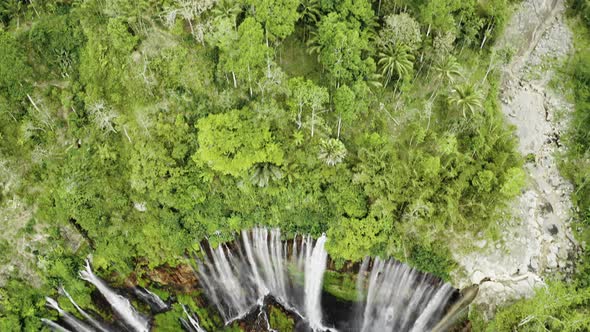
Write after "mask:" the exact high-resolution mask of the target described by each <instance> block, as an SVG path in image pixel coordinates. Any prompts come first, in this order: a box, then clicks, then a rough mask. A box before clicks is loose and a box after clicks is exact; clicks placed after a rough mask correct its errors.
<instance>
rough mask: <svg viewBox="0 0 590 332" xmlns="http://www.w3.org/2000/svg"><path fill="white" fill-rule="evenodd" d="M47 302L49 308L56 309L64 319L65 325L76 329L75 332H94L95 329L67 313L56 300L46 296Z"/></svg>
mask: <svg viewBox="0 0 590 332" xmlns="http://www.w3.org/2000/svg"><path fill="white" fill-rule="evenodd" d="M45 301H47V306H48V307H50V308H52V309H55V310H56V311H57V312H58V313H59V315H60V316H61V317H62V318H63V320H64V321H65V323H66V324H68V326H69V327H71V328H72V329H74V331H76V332H94V329H92V328H90V327H89V326H88V325H86V324H85V323H84V322H82V321H80V320H79V319H78V318H76V317H75V316H74V315H72V314H70V313H68V312H67V311H64V310H63V309H62V308H61V307H60V306H59V304H58V303H57V301H56V300H54V299H52V298H50V297H48V296H46V297H45Z"/></svg>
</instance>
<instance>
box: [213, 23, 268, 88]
mask: <svg viewBox="0 0 590 332" xmlns="http://www.w3.org/2000/svg"><path fill="white" fill-rule="evenodd" d="M228 36H231V35H228ZM263 39H264V36H263V31H262V27H261V26H260V24H259V23H258V22H256V20H254V19H253V18H251V17H248V18H246V19H245V20H244V21H243V22H242V24H240V27H239V28H238V39H237V41H236V43H235V44H233V45H231V44H225V46H227V47H228V49H225V50H223V49H222V52H223V53H222V56H221V57H220V60H219V61H220V63H221V65H222V68H223V69H224V70H225V71H227V72H231V74H232V78H233V84H234V88H235V87H237V85H238V83H237V82H238V78H239V79H243V80H245V81H246V82H247V83H248V90H249V92H250V96H252V95H253V85H254V83H255V82H256V81H257V80H258V79H259V78H260V76H261V75H263V72H264V68H265V67H266V65H267V60H268V56H269V54H270V49H269V48H268V47H267V46H266V45H265V44H264V41H263ZM224 40H225V39H224Z"/></svg>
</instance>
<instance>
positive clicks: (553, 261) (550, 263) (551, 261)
mask: <svg viewBox="0 0 590 332" xmlns="http://www.w3.org/2000/svg"><path fill="white" fill-rule="evenodd" d="M547 267H548V268H551V269H554V268H556V267H557V256H556V255H555V253H550V254H549V255H547Z"/></svg>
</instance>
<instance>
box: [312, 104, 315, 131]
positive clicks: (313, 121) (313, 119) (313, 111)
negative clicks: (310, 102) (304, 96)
mask: <svg viewBox="0 0 590 332" xmlns="http://www.w3.org/2000/svg"><path fill="white" fill-rule="evenodd" d="M314 129H315V108H312V109H311V137H313V133H314Z"/></svg>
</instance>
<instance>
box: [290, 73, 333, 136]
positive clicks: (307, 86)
mask: <svg viewBox="0 0 590 332" xmlns="http://www.w3.org/2000/svg"><path fill="white" fill-rule="evenodd" d="M289 89H290V91H291V95H290V96H289V99H288V104H289V105H290V107H291V109H292V110H293V111H294V113H296V116H295V123H296V124H297V128H298V129H301V128H302V127H303V123H304V119H303V116H304V113H306V112H309V113H311V114H310V118H311V119H310V131H311V137H313V136H314V134H315V126H316V122H317V117H318V116H319V114H320V113H322V112H324V110H323V107H324V104H325V103H326V102H327V101H328V98H329V95H328V91H327V90H326V88H323V87H319V86H317V85H315V84H314V83H313V82H312V81H310V80H306V79H304V78H302V77H295V78H292V79H291V80H289Z"/></svg>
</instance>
